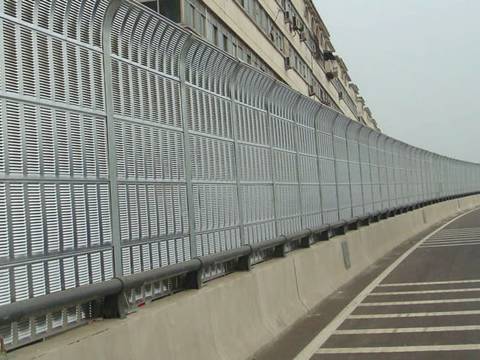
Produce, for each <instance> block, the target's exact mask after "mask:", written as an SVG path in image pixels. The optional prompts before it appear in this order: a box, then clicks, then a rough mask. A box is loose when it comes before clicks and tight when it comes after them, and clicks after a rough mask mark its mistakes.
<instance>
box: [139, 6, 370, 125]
mask: <svg viewBox="0 0 480 360" xmlns="http://www.w3.org/2000/svg"><path fill="white" fill-rule="evenodd" d="M140 2H142V3H143V4H144V5H145V6H147V7H149V8H151V9H152V10H154V11H157V12H160V13H161V14H163V15H165V16H167V17H168V18H170V19H171V20H173V21H175V22H177V23H180V24H182V25H183V26H185V27H186V28H189V29H190V30H191V31H193V32H194V33H196V34H197V35H198V36H200V37H202V38H204V39H205V40H207V41H209V42H210V43H212V44H214V45H215V46H217V47H219V48H221V49H223V50H224V51H226V52H228V53H230V54H231V55H233V56H235V57H237V58H238V59H240V60H242V61H245V62H246V63H249V64H251V65H253V66H255V67H257V68H259V69H261V70H262V71H264V72H266V73H269V74H270V75H272V76H274V77H276V78H277V79H279V80H281V81H283V82H285V83H286V84H288V85H289V86H291V87H292V88H293V89H295V90H297V91H299V92H301V93H302V94H304V95H308V96H310V97H312V98H314V99H316V100H318V101H320V102H322V103H323V104H325V105H328V106H330V107H332V108H334V109H336V110H338V111H340V112H342V113H343V114H345V115H346V116H348V117H350V118H352V119H354V120H356V121H359V122H361V123H363V124H365V125H367V126H369V127H371V128H373V129H376V130H379V128H378V126H377V123H376V121H375V119H374V118H373V116H372V113H371V111H370V109H369V108H368V107H366V105H365V100H364V99H363V98H362V97H361V96H360V94H359V89H358V86H357V85H355V84H354V83H352V81H351V78H350V76H349V74H348V68H347V66H346V65H345V63H344V61H343V59H342V58H341V57H340V56H338V55H335V48H334V47H333V45H332V43H331V41H330V34H329V32H328V30H327V28H326V26H325V24H324V22H323V21H322V19H321V17H320V15H319V13H318V11H317V9H316V8H315V5H314V4H313V2H312V0H140Z"/></svg>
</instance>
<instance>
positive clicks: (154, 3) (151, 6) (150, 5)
mask: <svg viewBox="0 0 480 360" xmlns="http://www.w3.org/2000/svg"><path fill="white" fill-rule="evenodd" d="M140 2H141V3H142V4H143V5H145V6H146V7H148V8H149V9H152V10H153V11H156V12H158V2H157V0H154V1H140Z"/></svg>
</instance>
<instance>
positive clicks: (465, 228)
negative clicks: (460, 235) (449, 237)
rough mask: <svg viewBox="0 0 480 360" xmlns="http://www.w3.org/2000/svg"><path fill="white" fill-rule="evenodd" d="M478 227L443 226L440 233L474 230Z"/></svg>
mask: <svg viewBox="0 0 480 360" xmlns="http://www.w3.org/2000/svg"><path fill="white" fill-rule="evenodd" d="M476 229H478V227H460V228H445V229H443V230H442V233H445V232H459V231H460V232H461V231H475V230H476Z"/></svg>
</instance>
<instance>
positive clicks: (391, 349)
mask: <svg viewBox="0 0 480 360" xmlns="http://www.w3.org/2000/svg"><path fill="white" fill-rule="evenodd" d="M468 350H480V344H465V345H464V344H461V345H424V346H384V347H358V348H321V349H319V350H318V351H317V352H316V353H317V354H369V353H403V352H420V351H421V352H425V351H468Z"/></svg>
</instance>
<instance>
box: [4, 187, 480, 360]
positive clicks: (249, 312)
mask: <svg viewBox="0 0 480 360" xmlns="http://www.w3.org/2000/svg"><path fill="white" fill-rule="evenodd" d="M479 205H480V196H471V197H468V198H462V199H455V200H450V201H445V202H441V203H438V204H433V205H430V206H427V207H424V208H422V209H419V210H415V211H411V212H408V213H405V214H401V215H397V216H395V217H392V218H388V219H385V220H382V221H380V222H378V223H373V224H371V225H370V226H367V227H361V228H360V229H359V230H355V231H351V232H348V233H347V234H346V235H343V236H337V237H334V238H332V239H331V240H329V241H325V242H319V243H317V244H315V245H313V246H312V247H311V248H309V249H302V250H298V251H294V252H292V253H290V254H289V255H288V256H287V257H286V258H283V259H275V260H271V261H267V262H265V263H263V264H259V265H256V266H255V267H254V269H253V270H252V271H250V272H243V273H242V272H238V273H234V274H231V275H228V276H226V277H223V278H220V279H217V280H214V281H212V282H209V283H207V284H206V286H205V287H204V288H202V289H201V290H198V291H197V290H191V291H185V292H182V293H179V294H176V295H173V296H170V297H167V298H165V299H162V300H159V301H155V302H153V303H151V304H148V305H146V306H145V307H144V308H141V309H140V310H139V311H138V312H137V313H135V314H131V315H129V316H128V317H127V318H126V319H121V320H117V319H114V320H103V321H97V322H93V323H92V324H89V325H87V326H84V327H81V328H78V329H75V330H72V331H69V332H66V333H64V334H61V335H58V336H56V337H54V338H51V339H48V340H47V341H45V342H43V343H38V344H34V345H30V346H28V347H26V348H23V349H19V350H16V351H14V352H12V353H9V354H8V358H9V359H48V360H63V359H69V360H77V359H78V360H84V359H102V360H103V359H105V360H110V359H111V360H137V359H146V358H157V359H206V360H214V359H225V360H241V359H247V358H249V357H250V356H251V355H252V354H253V353H255V352H256V351H257V350H258V349H260V348H261V347H262V346H264V345H266V344H268V343H269V342H271V341H273V340H274V339H275V338H276V337H278V336H279V335H280V334H281V333H282V332H283V331H285V330H286V329H287V328H288V327H289V326H291V325H292V324H293V323H294V322H295V321H296V320H298V319H300V318H301V317H302V316H304V315H306V314H307V312H308V310H309V309H311V308H312V307H314V306H315V305H317V304H318V303H319V302H320V301H322V300H323V299H325V298H326V297H327V296H328V295H330V294H331V293H332V292H334V291H335V290H336V289H338V288H339V287H340V286H342V285H344V284H345V283H347V282H348V281H350V280H352V279H353V278H354V277H355V276H357V275H358V274H360V273H361V272H362V271H363V270H365V269H366V268H367V267H368V266H370V265H371V264H373V263H374V262H375V261H376V260H378V259H379V258H381V257H382V256H383V255H385V254H386V253H388V252H389V251H390V250H392V249H394V248H395V247H396V246H398V245H400V244H401V243H402V242H404V241H405V240H407V239H409V238H411V237H412V236H414V235H415V234H417V233H419V232H421V231H422V230H425V229H427V228H429V227H431V226H432V225H433V224H435V223H437V222H440V221H442V220H445V219H446V218H448V217H451V216H453V215H455V214H457V213H459V212H460V211H465V210H468V209H471V208H473V207H476V206H479ZM347 249H348V251H346V250H347Z"/></svg>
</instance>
